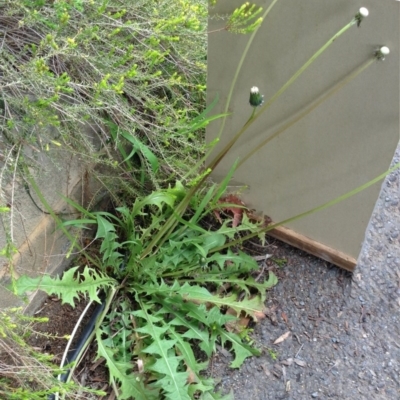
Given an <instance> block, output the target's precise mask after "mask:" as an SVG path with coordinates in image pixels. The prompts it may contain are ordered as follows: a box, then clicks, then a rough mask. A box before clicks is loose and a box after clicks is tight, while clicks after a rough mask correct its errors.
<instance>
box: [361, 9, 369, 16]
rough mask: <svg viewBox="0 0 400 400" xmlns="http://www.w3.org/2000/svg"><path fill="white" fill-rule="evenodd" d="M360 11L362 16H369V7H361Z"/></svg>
mask: <svg viewBox="0 0 400 400" xmlns="http://www.w3.org/2000/svg"><path fill="white" fill-rule="evenodd" d="M358 12H359V13H360V15H361V16H362V17H368V14H369V11H368V8H365V7H361V8H360V9H359V10H358Z"/></svg>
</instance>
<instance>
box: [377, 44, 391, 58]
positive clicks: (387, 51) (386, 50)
mask: <svg viewBox="0 0 400 400" xmlns="http://www.w3.org/2000/svg"><path fill="white" fill-rule="evenodd" d="M379 51H380V52H381V54H382V55H384V56H387V55H388V54H389V53H390V49H389V47H387V46H382V47H381V48H380V49H379Z"/></svg>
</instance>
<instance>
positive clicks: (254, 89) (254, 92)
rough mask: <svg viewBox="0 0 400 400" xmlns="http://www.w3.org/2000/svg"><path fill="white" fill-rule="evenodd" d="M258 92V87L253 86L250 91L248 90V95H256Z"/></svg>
mask: <svg viewBox="0 0 400 400" xmlns="http://www.w3.org/2000/svg"><path fill="white" fill-rule="evenodd" d="M258 92H259V90H258V87H257V86H253V87H252V88H251V89H250V93H252V94H257V93H258Z"/></svg>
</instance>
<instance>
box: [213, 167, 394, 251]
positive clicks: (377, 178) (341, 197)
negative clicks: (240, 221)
mask: <svg viewBox="0 0 400 400" xmlns="http://www.w3.org/2000/svg"><path fill="white" fill-rule="evenodd" d="M398 168H400V162H399V163H397V164H395V165H394V166H393V167H392V168H390V169H388V170H387V171H386V172H384V173H383V174H381V175H379V176H377V177H376V178H374V179H372V180H370V181H369V182H367V183H364V184H363V185H361V186H359V187H357V188H355V189H353V190H351V191H350V192H347V193H345V194H343V195H341V196H339V197H337V198H336V199H334V200H331V201H328V202H327V203H324V204H322V205H320V206H318V207H315V208H312V209H311V210H308V211H305V212H303V213H301V214H298V215H296V216H294V217H291V218H288V219H285V220H283V221H280V222H277V223H275V224H272V225H269V226H267V227H266V228H262V229H260V230H258V231H257V232H253V233H250V234H248V235H246V236H243V237H242V238H240V239H237V240H234V241H232V242H229V243H227V244H225V245H223V246H220V247H216V248H214V249H212V250H211V251H210V254H212V253H215V252H218V251H222V250H224V249H226V248H230V247H232V246H236V245H237V244H240V243H243V242H244V241H246V240H249V239H252V238H253V237H255V236H258V235H260V234H262V233H267V232H268V231H271V230H273V229H275V228H277V227H278V226H281V225H284V224H287V223H289V222H293V221H296V220H298V219H300V218H303V217H306V216H307V215H310V214H313V213H315V212H317V211H321V210H324V209H325V208H328V207H331V206H333V205H335V204H337V203H340V202H341V201H343V200H346V199H348V198H349V197H352V196H354V195H355V194H357V193H360V192H362V191H363V190H365V189H367V188H369V187H370V186H372V185H374V184H375V183H377V182H379V181H380V180H382V179H384V178H385V177H386V176H387V175H388V174H390V173H391V172H393V171H395V170H396V169H398Z"/></svg>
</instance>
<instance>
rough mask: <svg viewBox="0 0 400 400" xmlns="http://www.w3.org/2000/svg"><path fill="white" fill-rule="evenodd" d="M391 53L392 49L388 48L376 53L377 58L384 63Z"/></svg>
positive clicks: (380, 49)
mask: <svg viewBox="0 0 400 400" xmlns="http://www.w3.org/2000/svg"><path fill="white" fill-rule="evenodd" d="M389 53H390V49H389V47H387V46H381V47H380V48H379V49H378V50H377V51H376V52H375V57H376V58H377V59H378V60H380V61H383V60H384V59H385V57H386V56H387V55H388V54H389Z"/></svg>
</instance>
